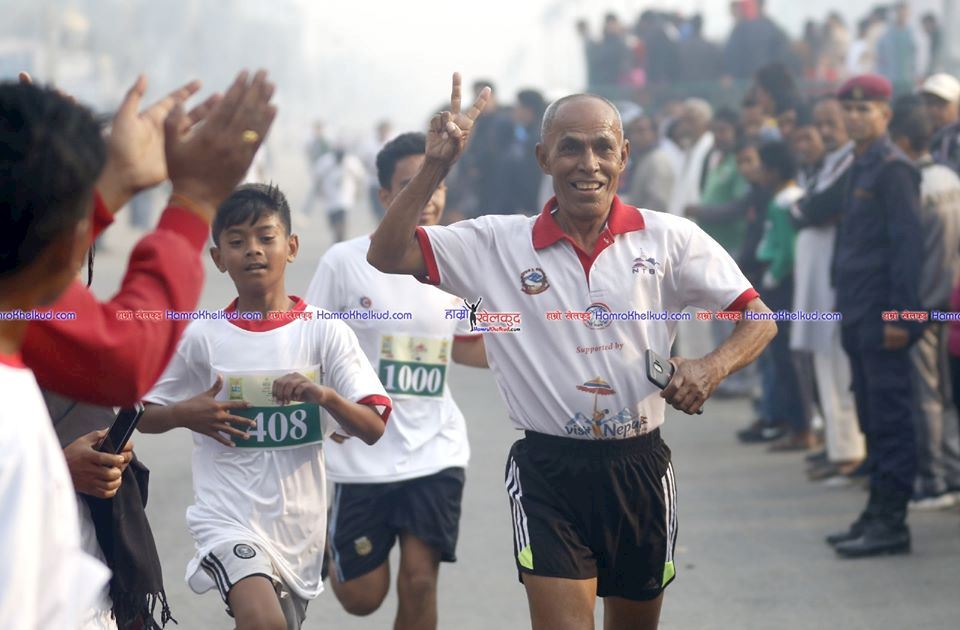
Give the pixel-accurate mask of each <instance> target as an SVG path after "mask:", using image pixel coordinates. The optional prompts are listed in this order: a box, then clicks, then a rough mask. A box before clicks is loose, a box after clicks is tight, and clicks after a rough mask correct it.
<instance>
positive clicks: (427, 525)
mask: <svg viewBox="0 0 960 630" xmlns="http://www.w3.org/2000/svg"><path fill="white" fill-rule="evenodd" d="M425 150H426V137H425V136H424V135H423V134H422V133H406V134H402V135H400V136H398V137H397V138H395V139H394V140H391V141H390V142H389V143H387V144H386V145H385V146H384V147H383V149H382V150H381V151H380V152H379V154H378V155H377V158H376V165H377V177H378V179H379V181H380V183H381V187H380V192H379V195H380V200H381V203H382V204H383V206H384V207H388V206H389V205H390V203H391V202H392V201H393V198H394V197H395V196H396V195H397V194H398V193H399V192H400V191H401V190H403V188H404V187H405V186H406V185H407V183H408V182H409V181H410V179H412V178H413V176H414V175H415V174H416V173H417V171H419V170H420V167H421V166H422V165H423V160H424V151H425ZM445 198H446V190H445V188H444V187H443V186H440V187H439V188H438V189H437V190H436V191H434V194H433V196H432V197H431V199H430V202H429V203H428V204H427V206H426V207H425V208H424V210H423V211H422V212H421V214H420V220H419V223H420V225H436V224H437V223H439V221H440V217H441V216H442V215H443V209H444V202H445ZM369 245H370V237H369V236H366V235H364V236H361V237H359V238H356V239H353V240H350V241H346V242H344V243H340V244H338V245H334V246H333V247H332V248H330V250H329V251H328V252H327V253H326V254H325V255H324V257H323V259H322V260H321V261H320V264H319V266H318V267H317V273H316V275H315V276H314V277H313V281H312V282H311V283H310V288H309V289H308V290H307V295H306V297H307V300H308V301H309V302H310V303H311V304H316V305H317V306H319V307H321V308H325V309H328V310H332V311H350V310H353V309H362V310H367V309H373V311H376V312H377V313H376V314H378V315H380V314H383V315H387V313H389V317H387V318H386V319H378V318H370V319H356V318H355V319H347V320H345V321H346V322H347V323H348V324H349V325H350V327H351V328H352V329H353V330H354V332H355V333H356V334H357V338H358V339H359V340H360V347H361V348H363V351H364V353H365V354H366V355H367V358H368V359H369V360H370V362H371V364H373V365H374V366H377V368H378V374H379V376H380V380H381V382H382V383H383V384H384V386H385V387H386V390H387V393H388V394H389V395H390V397H391V398H392V400H393V403H394V408H393V413H392V415H391V417H390V423H389V424H388V425H387V429H386V431H385V432H384V434H383V437H382V438H381V439H380V441H379V442H377V443H376V444H375V445H373V446H369V447H368V446H365V445H363V444H361V443H359V442H358V441H357V440H345V441H343V440H337V436H334V440H335V442H337V443H334V442H331V443H328V444H327V446H326V459H327V476H328V477H329V478H330V479H331V480H332V481H334V482H335V484H336V485H335V486H334V499H333V505H332V508H331V517H330V525H329V550H330V561H332V570H331V571H329V572H330V574H331V577H332V580H331V583H332V585H333V590H334V593H336V594H337V598H338V599H339V600H340V602H341V603H342V604H343V606H344V608H345V609H346V610H347V612H349V613H351V614H355V615H368V614H370V613H372V612H373V611H375V610H376V609H378V608H379V607H380V605H381V604H382V603H383V600H384V598H385V597H386V595H387V592H388V591H389V589H390V565H389V560H388V558H389V555H390V550H391V549H392V548H393V545H394V542H395V541H396V540H397V538H399V539H400V568H399V571H398V577H397V581H398V586H397V593H398V600H399V605H398V609H397V619H396V627H398V628H408V629H421V628H422V629H427V628H436V627H437V601H436V594H437V577H438V573H439V566H440V562H441V560H442V561H445V562H454V561H455V560H456V544H457V535H458V532H459V527H460V502H461V498H462V495H463V484H464V469H465V468H466V465H467V461H468V460H469V458H470V447H469V445H468V443H467V427H466V423H465V422H464V419H463V414H462V413H461V412H460V409H459V408H458V407H457V404H456V403H455V402H454V400H453V396H452V395H451V393H450V389H449V387H447V382H446V379H447V373H448V369H449V367H448V366H449V361H450V359H453V361H455V362H457V363H463V364H467V365H474V366H476V367H485V366H486V360H485V357H484V354H483V340H482V336H481V334H480V333H471V332H470V326H469V323H468V321H467V319H466V317H464V316H463V314H464V313H465V309H463V301H462V300H460V299H459V298H455V297H453V296H451V295H450V294H448V293H444V292H443V291H441V290H439V289H437V288H435V287H431V286H427V285H425V284H422V283H420V282H417V281H416V280H415V279H413V278H407V277H397V276H390V275H387V274H385V273H382V272H380V271H377V270H376V269H374V268H373V267H372V266H371V265H370V264H369V263H367V248H368V247H369ZM404 313H409V314H410V315H411V318H410V319H408V320H398V319H395V318H396V317H398V316H402V315H403V314H404Z"/></svg>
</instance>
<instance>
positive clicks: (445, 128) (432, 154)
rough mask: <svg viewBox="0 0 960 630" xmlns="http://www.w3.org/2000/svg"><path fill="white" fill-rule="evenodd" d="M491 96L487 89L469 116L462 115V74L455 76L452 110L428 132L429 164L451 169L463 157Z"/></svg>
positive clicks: (436, 119) (436, 118)
mask: <svg viewBox="0 0 960 630" xmlns="http://www.w3.org/2000/svg"><path fill="white" fill-rule="evenodd" d="M490 93H491V92H490V88H489V87H485V88H483V90H482V91H481V92H480V94H479V95H478V96H477V100H476V101H474V103H473V105H471V106H470V108H469V109H468V110H467V111H466V112H461V111H460V99H461V97H460V73H459V72H454V73H453V89H452V91H451V94H450V110H449V111H444V112H440V113H439V114H437V115H436V116H434V117H433V119H431V120H430V128H429V130H428V131H427V151H426V157H427V159H428V160H436V161H438V162H440V163H442V164H443V165H444V166H447V167H449V166H452V165H453V164H454V162H456V161H457V160H458V159H459V158H460V156H461V155H463V151H464V149H465V148H466V146H467V141H468V140H469V139H470V133H471V131H472V130H473V126H474V125H475V124H476V122H477V118H479V117H480V114H481V112H483V109H484V108H485V107H486V106H487V102H488V101H489V100H490Z"/></svg>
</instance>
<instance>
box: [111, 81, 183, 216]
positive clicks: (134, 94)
mask: <svg viewBox="0 0 960 630" xmlns="http://www.w3.org/2000/svg"><path fill="white" fill-rule="evenodd" d="M199 89H200V82H199V81H191V82H189V83H187V84H186V85H184V86H182V87H180V88H178V89H176V90H174V91H173V92H170V93H169V94H167V95H166V96H164V97H163V98H162V99H160V100H159V101H157V102H156V103H154V104H153V105H151V106H150V107H148V108H146V109H144V110H143V111H140V102H141V99H142V98H143V95H144V93H145V92H146V90H147V80H146V78H145V77H144V76H143V75H141V76H139V77H137V81H136V82H135V83H134V84H133V86H132V87H131V88H130V90H129V91H128V92H127V94H126V96H125V97H124V99H123V102H122V103H121V104H120V108H119V109H118V110H117V113H116V115H115V116H114V118H113V123H112V126H111V131H110V136H109V138H107V163H106V165H105V166H104V168H103V173H102V174H101V175H100V179H99V181H98V182H97V190H98V191H99V192H100V195H101V197H102V198H103V201H104V203H105V204H106V206H107V208H109V209H110V210H111V211H113V212H116V211H117V210H119V209H120V208H121V207H123V206H124V204H126V203H127V201H129V200H130V198H131V197H133V196H134V195H135V194H137V193H138V192H140V191H142V190H146V189H148V188H152V187H154V186H156V185H158V184H161V183H163V182H164V181H165V180H166V179H167V160H166V156H165V154H164V127H163V125H164V121H165V120H166V118H167V116H168V115H169V114H170V112H171V111H172V110H173V108H174V107H176V106H179V105H182V104H183V103H184V102H186V100H187V99H189V98H190V97H191V96H193V95H194V94H196V92H197V91H198V90H199Z"/></svg>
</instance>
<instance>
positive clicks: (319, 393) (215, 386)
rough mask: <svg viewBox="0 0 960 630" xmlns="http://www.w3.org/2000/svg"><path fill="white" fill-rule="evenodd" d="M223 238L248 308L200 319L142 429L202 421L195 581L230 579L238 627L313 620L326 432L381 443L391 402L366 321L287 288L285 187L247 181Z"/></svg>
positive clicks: (220, 218)
mask: <svg viewBox="0 0 960 630" xmlns="http://www.w3.org/2000/svg"><path fill="white" fill-rule="evenodd" d="M213 238H214V242H215V243H216V245H215V246H214V247H213V248H211V250H210V253H211V256H212V257H213V260H214V262H215V263H216V265H217V268H218V269H219V270H220V271H221V272H227V273H229V274H230V277H231V279H232V280H233V282H234V284H235V285H236V287H237V293H238V298H237V299H236V300H235V301H234V302H233V303H232V304H230V305H229V306H228V307H227V308H226V309H225V311H224V312H225V313H226V314H233V315H231V316H237V317H240V318H241V319H211V320H197V321H195V322H193V323H192V324H191V325H190V326H189V327H188V328H187V331H186V332H185V333H184V337H183V339H182V340H181V342H180V345H179V347H178V349H177V352H176V354H175V355H174V358H173V359H172V361H171V363H170V365H169V366H168V367H167V370H166V372H165V373H164V375H163V377H162V378H161V379H160V381H159V382H158V383H157V385H156V386H155V387H154V389H153V390H152V391H151V392H150V393H149V394H148V395H147V397H146V400H147V401H148V402H151V403H155V404H158V405H165V406H163V407H151V408H150V409H148V411H147V412H146V413H145V414H144V418H143V420H142V421H141V424H140V428H141V430H142V431H144V432H151V433H159V432H163V431H168V430H170V429H172V428H174V427H178V426H179V427H186V428H189V429H191V430H193V431H194V432H195V435H194V456H193V482H194V492H195V495H196V503H195V504H194V505H192V506H191V507H190V508H188V510H187V525H188V527H189V529H190V533H191V535H192V536H193V537H194V540H195V542H196V547H197V553H196V555H195V556H194V558H193V559H192V560H191V561H190V563H189V565H188V566H187V575H186V579H187V582H188V584H189V585H190V587H191V588H192V589H193V590H194V591H195V592H197V593H203V592H205V591H207V590H210V589H211V588H214V587H217V588H218V589H219V591H220V594H221V596H222V597H223V600H224V602H225V603H226V604H227V606H228V612H229V613H230V614H231V615H232V616H233V617H234V618H235V619H236V620H237V625H238V628H247V627H257V628H260V627H286V628H299V627H300V624H301V623H302V622H303V619H304V616H305V612H306V605H307V602H308V601H309V600H311V599H314V598H315V597H317V596H318V595H319V594H320V592H321V591H322V590H323V585H322V582H321V578H320V571H321V564H322V559H323V550H324V545H325V538H326V488H325V486H326V480H325V478H324V461H323V450H322V444H323V439H324V437H325V434H329V433H331V432H332V431H333V430H334V428H336V429H337V430H338V431H340V432H343V433H346V434H348V435H355V436H357V437H359V438H360V439H362V440H363V441H364V442H366V443H368V444H372V443H374V442H376V441H377V439H379V437H380V436H381V435H382V434H383V431H384V423H385V422H386V419H387V417H388V416H389V413H390V408H391V402H390V399H389V398H388V397H387V396H386V392H385V391H384V390H383V387H382V386H381V385H380V382H379V381H378V380H377V375H376V373H375V372H374V371H373V369H372V368H371V367H370V364H369V363H368V362H367V360H366V358H365V357H364V356H363V352H362V351H361V350H360V347H359V345H358V343H357V339H356V336H355V335H354V334H353V332H352V331H351V330H350V329H349V328H348V327H347V326H346V325H345V324H343V323H341V322H338V321H328V320H326V319H325V318H324V317H323V313H321V312H320V311H319V309H317V308H315V307H311V306H308V305H307V304H306V303H305V302H304V301H303V300H302V299H300V298H298V297H295V296H288V295H287V293H286V289H285V285H284V270H285V268H286V265H287V263H288V262H292V261H293V260H294V259H295V258H296V255H297V250H298V248H299V241H298V239H297V236H296V235H293V234H292V233H291V225H290V208H289V207H288V205H287V201H286V199H285V198H284V196H283V194H282V193H281V192H280V191H279V190H278V189H277V188H275V187H268V186H265V185H263V184H251V185H246V186H241V187H240V188H238V189H237V190H236V191H235V192H234V193H233V194H232V195H231V196H230V197H229V198H228V199H227V200H226V201H225V202H224V203H223V204H222V205H221V206H220V208H219V210H218V212H217V217H216V219H215V220H214V223H213ZM257 314H259V316H258V317H257V319H249V318H250V317H252V316H256V315H257ZM260 317H262V319H260ZM181 401H182V402H181ZM297 403H305V404H297ZM324 410H325V411H326V413H323V411H324ZM325 416H326V417H328V418H329V420H326V419H325ZM240 427H242V429H241V428H240Z"/></svg>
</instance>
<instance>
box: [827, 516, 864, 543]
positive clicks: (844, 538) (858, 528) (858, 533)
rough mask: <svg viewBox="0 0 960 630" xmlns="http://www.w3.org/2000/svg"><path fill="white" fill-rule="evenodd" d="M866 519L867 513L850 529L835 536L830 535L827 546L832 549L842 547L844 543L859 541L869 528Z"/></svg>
mask: <svg viewBox="0 0 960 630" xmlns="http://www.w3.org/2000/svg"><path fill="white" fill-rule="evenodd" d="M866 518H867V516H866V513H864V514H861V515H860V518H858V519H857V520H855V521H854V522H853V524H852V525H850V528H849V529H847V530H845V531H842V532H836V533H834V534H830V535H829V536H827V538H826V540H827V544H828V545H830V546H831V547H834V548H836V547H837V545H842V544H844V543H848V542H850V541H853V540H859V539H860V538H861V537H862V536H863V534H864V532H865V531H866V528H867V521H866V520H865V519H866Z"/></svg>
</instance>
